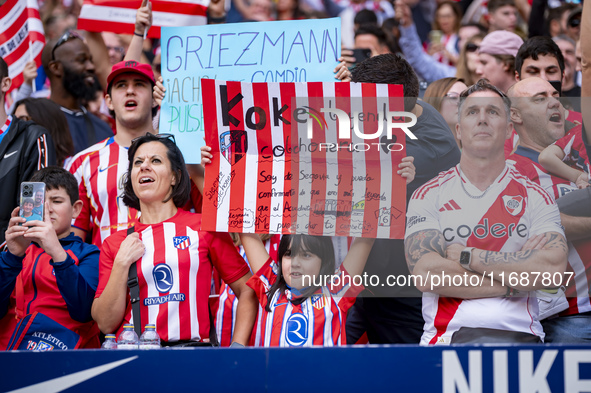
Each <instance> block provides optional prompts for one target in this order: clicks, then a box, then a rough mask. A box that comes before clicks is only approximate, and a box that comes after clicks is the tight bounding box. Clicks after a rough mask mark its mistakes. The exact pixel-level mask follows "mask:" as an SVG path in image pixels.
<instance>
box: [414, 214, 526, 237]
mask: <svg viewBox="0 0 591 393" xmlns="http://www.w3.org/2000/svg"><path fill="white" fill-rule="evenodd" d="M409 227H410V226H409ZM527 234H528V230H527V226H526V225H525V224H515V223H511V224H509V225H505V224H503V223H500V222H496V223H494V224H492V225H489V223H488V218H485V219H484V221H483V223H482V224H478V225H476V226H474V228H470V227H469V226H468V225H460V226H458V227H457V228H445V229H444V230H443V237H444V239H445V241H448V242H451V241H453V240H454V239H455V238H456V237H459V238H462V239H466V238H468V237H470V236H472V235H474V236H475V237H476V238H478V239H484V238H486V237H488V236H489V235H490V236H492V237H495V238H502V237H511V236H514V235H517V236H519V237H523V238H525V237H527Z"/></svg>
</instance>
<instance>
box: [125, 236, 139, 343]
mask: <svg viewBox="0 0 591 393" xmlns="http://www.w3.org/2000/svg"><path fill="white" fill-rule="evenodd" d="M133 232H135V226H132V227H129V228H127V236H129V235H131V234H132V233H133ZM139 284H140V283H139V281H138V278H137V263H136V262H134V263H132V264H131V266H129V276H128V278H127V287H128V288H129V297H130V298H131V315H132V316H133V330H135V332H136V333H137V336H138V337H139V336H141V335H142V319H141V315H140V285H139Z"/></svg>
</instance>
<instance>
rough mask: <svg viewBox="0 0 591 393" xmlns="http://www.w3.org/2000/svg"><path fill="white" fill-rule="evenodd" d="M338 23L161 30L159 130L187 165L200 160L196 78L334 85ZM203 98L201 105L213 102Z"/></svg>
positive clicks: (200, 123) (200, 110)
mask: <svg viewBox="0 0 591 393" xmlns="http://www.w3.org/2000/svg"><path fill="white" fill-rule="evenodd" d="M340 26H341V24H340V20H339V19H338V18H333V19H323V20H322V23H319V22H318V21H313V20H298V21H282V22H254V23H232V24H224V25H207V26H195V27H166V28H162V77H163V79H164V85H165V87H166V89H167V91H166V97H165V99H164V101H163V102H162V109H161V113H160V132H163V133H172V134H175V137H176V141H177V143H178V145H179V147H180V148H181V151H182V152H183V155H184V157H185V161H186V162H187V163H198V162H200V161H201V155H200V152H199V148H200V147H201V146H202V145H203V136H204V127H203V107H202V101H201V97H202V94H201V82H200V80H201V78H210V79H220V80H231V81H244V82H308V81H333V80H334V74H333V70H334V68H335V67H336V65H337V64H338V61H337V59H338V58H339V57H340V45H341V44H340V42H341V34H340ZM203 97H205V99H204V101H207V100H212V99H213V96H212V97H207V96H203Z"/></svg>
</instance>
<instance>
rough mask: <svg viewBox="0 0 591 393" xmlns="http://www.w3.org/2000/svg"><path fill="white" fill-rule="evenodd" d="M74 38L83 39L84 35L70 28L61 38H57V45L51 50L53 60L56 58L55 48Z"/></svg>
mask: <svg viewBox="0 0 591 393" xmlns="http://www.w3.org/2000/svg"><path fill="white" fill-rule="evenodd" d="M72 38H77V39H79V40H82V37H81V36H80V34H78V33H76V32H75V31H71V30H68V31H66V32H65V33H64V34H63V35H62V36H61V37H60V39H59V40H57V42H56V44H55V46H54V47H53V49H52V50H51V60H52V61H54V60H55V50H56V49H57V48H58V47H59V46H60V45H63V44H65V43H66V42H68V41H69V40H71V39H72Z"/></svg>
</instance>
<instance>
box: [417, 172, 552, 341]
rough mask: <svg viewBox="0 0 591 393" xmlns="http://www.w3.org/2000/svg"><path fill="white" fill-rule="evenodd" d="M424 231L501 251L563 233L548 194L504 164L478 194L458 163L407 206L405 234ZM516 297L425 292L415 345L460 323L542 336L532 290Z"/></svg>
mask: <svg viewBox="0 0 591 393" xmlns="http://www.w3.org/2000/svg"><path fill="white" fill-rule="evenodd" d="M469 194H470V195H469ZM429 229H436V230H438V231H440V232H441V233H442V235H443V238H444V240H445V247H447V246H449V245H450V244H452V243H459V244H462V245H465V246H467V247H476V248H478V249H483V250H489V251H505V252H515V251H519V250H521V248H522V247H523V245H524V244H525V242H526V241H527V239H529V238H530V237H533V236H535V235H538V234H542V233H546V232H558V233H560V234H563V231H562V227H561V225H560V215H559V213H558V208H557V207H556V205H555V203H554V200H553V199H552V197H551V196H550V195H548V193H547V192H546V191H544V190H543V189H542V188H541V187H540V186H538V185H537V184H534V183H533V182H531V181H530V180H528V179H527V178H525V176H523V175H521V174H520V173H518V172H517V171H515V170H514V169H512V168H510V167H509V166H505V169H504V170H503V171H502V173H501V174H500V175H499V176H498V177H497V179H496V180H495V181H494V182H493V183H492V184H491V186H490V187H489V188H488V189H487V190H486V191H484V192H483V191H481V190H479V189H478V188H476V187H475V186H474V185H472V184H471V183H470V182H469V181H468V180H467V178H466V177H465V176H463V175H462V174H461V172H460V166H459V165H457V166H456V167H454V168H452V169H450V170H449V171H447V172H442V173H441V174H440V175H439V176H438V177H436V178H434V179H432V180H431V181H428V182H427V183H425V184H424V185H423V186H422V187H420V188H418V189H417V190H416V191H415V192H414V194H413V196H412V198H411V200H410V203H409V206H408V212H407V225H406V237H407V238H408V237H409V236H410V235H412V234H414V233H416V232H419V231H424V230H429ZM507 280H508V276H507ZM505 285H509V284H508V282H507V283H506V284H505ZM522 295H524V296H519V297H513V298H501V297H495V298H477V299H458V298H451V297H444V296H439V295H437V294H434V293H428V292H425V293H424V294H423V317H424V319H425V328H424V333H423V336H422V338H421V344H448V343H449V342H450V340H451V336H452V335H453V333H454V332H455V331H457V330H458V329H459V328H461V327H464V326H465V327H473V328H478V327H483V328H492V329H501V330H510V331H518V332H524V333H529V334H534V335H537V336H539V337H541V338H543V337H544V333H543V331H542V326H541V324H540V322H539V321H538V305H537V301H536V297H535V292H530V293H524V294H522Z"/></svg>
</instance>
